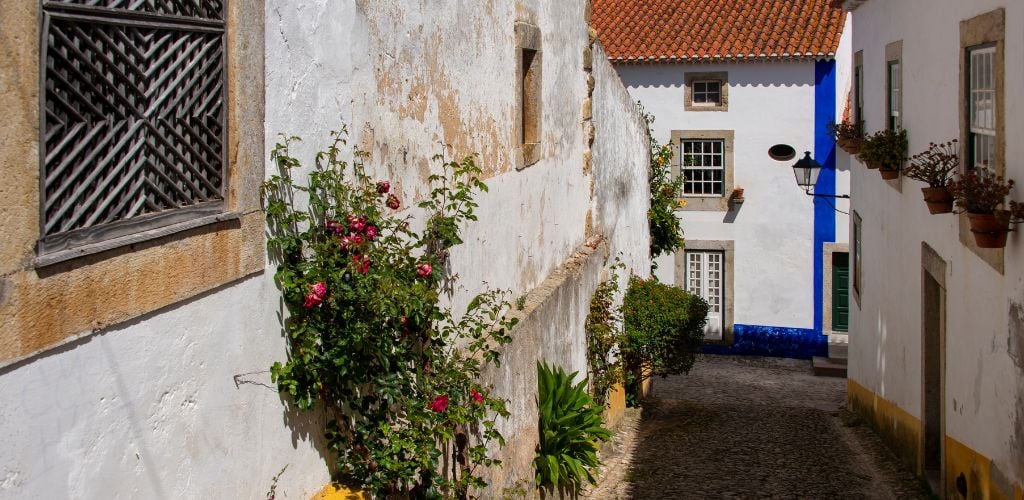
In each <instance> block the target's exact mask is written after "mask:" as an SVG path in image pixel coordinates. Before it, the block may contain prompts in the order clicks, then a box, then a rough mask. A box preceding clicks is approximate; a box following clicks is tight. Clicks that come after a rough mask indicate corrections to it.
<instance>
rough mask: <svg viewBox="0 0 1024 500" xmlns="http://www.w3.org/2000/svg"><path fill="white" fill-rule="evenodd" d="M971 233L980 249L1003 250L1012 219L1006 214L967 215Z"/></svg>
mask: <svg viewBox="0 0 1024 500" xmlns="http://www.w3.org/2000/svg"><path fill="white" fill-rule="evenodd" d="M967 217H968V219H970V222H971V233H972V234H974V243H976V244H977V245H978V248H1003V247H1005V246H1006V234H1007V233H1008V232H1009V231H1010V218H1009V217H1008V216H1005V214H999V215H996V214H972V213H968V214H967Z"/></svg>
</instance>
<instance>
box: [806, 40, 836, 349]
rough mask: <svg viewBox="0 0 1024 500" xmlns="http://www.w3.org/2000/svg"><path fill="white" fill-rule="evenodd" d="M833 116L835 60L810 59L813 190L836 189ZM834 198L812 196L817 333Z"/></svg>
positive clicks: (832, 238) (831, 236) (828, 191)
mask: <svg viewBox="0 0 1024 500" xmlns="http://www.w3.org/2000/svg"><path fill="white" fill-rule="evenodd" d="M835 120H836V62H835V61H834V60H831V61H818V62H816V63H814V159H815V160H817V161H818V163H820V164H821V166H822V169H821V175H820V176H819V177H818V184H817V185H815V188H814V192H815V193H819V194H835V193H836V144H835V141H833V140H832V137H830V136H829V134H828V129H827V128H826V126H827V125H828V124H829V123H834V122H835ZM830 202H831V203H834V202H835V200H831V199H823V198H818V197H815V198H814V245H813V247H812V248H813V251H814V331H816V332H819V333H821V331H822V322H823V308H824V305H825V295H824V290H823V287H824V282H825V280H824V269H825V266H824V262H823V259H824V256H823V255H822V251H823V250H824V247H825V243H826V242H833V241H835V240H836V212H835V210H833V208H832V205H831V203H830Z"/></svg>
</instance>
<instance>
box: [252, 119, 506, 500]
mask: <svg viewBox="0 0 1024 500" xmlns="http://www.w3.org/2000/svg"><path fill="white" fill-rule="evenodd" d="M332 137H333V140H332V143H331V145H330V147H329V148H327V150H326V151H323V152H321V153H319V154H318V155H317V156H316V166H315V168H314V169H312V172H310V174H309V179H308V182H307V183H304V184H300V183H297V182H296V181H295V179H294V178H293V172H294V170H295V169H296V168H298V167H300V166H301V165H300V161H299V160H298V159H296V158H294V157H292V156H291V154H290V151H289V144H290V143H291V142H293V141H296V140H298V139H297V138H293V137H292V138H286V139H285V140H284V141H283V142H282V143H281V144H278V145H277V146H276V147H275V148H274V149H273V153H272V160H273V161H274V162H275V163H276V164H277V166H278V167H279V170H280V173H279V174H278V175H274V176H273V177H271V179H270V180H269V181H267V182H266V183H265V184H264V185H263V187H262V194H263V199H264V207H265V211H266V215H267V223H268V226H269V233H270V237H269V239H268V242H267V246H268V249H269V250H270V254H271V258H272V259H273V260H274V262H275V263H276V264H277V265H278V268H277V272H276V274H275V279H276V282H277V283H278V285H279V287H280V288H281V291H282V294H283V298H284V303H285V306H286V307H287V309H288V313H289V314H288V315H287V318H286V319H285V320H284V329H285V333H286V337H287V339H288V353H287V360H285V361H283V362H278V363H274V365H273V367H272V368H271V375H272V377H273V380H274V381H275V382H276V383H277V385H278V387H279V388H280V389H281V391H283V392H285V393H287V394H288V395H289V397H288V398H286V400H287V401H289V404H292V405H294V406H296V407H298V408H299V409H301V410H309V409H312V408H314V407H317V406H321V407H323V408H324V409H325V410H326V413H327V416H328V424H327V429H326V436H327V441H328V443H329V445H330V448H331V450H332V451H333V452H334V453H335V454H336V458H337V460H336V463H337V468H338V470H337V472H338V476H339V478H340V479H342V480H344V482H347V483H350V484H351V483H355V485H356V486H359V487H361V488H363V489H364V490H365V491H367V492H368V493H371V494H373V495H380V496H397V497H403V498H407V497H411V498H418V497H437V496H443V497H454V498H460V497H466V496H467V495H468V494H469V492H470V491H472V489H473V488H479V487H482V486H484V485H485V483H484V481H483V479H482V478H481V477H480V474H479V473H480V472H481V469H480V468H481V467H487V466H492V465H497V464H498V463H499V462H498V461H497V460H495V459H493V458H491V457H490V456H489V455H488V447H489V445H491V444H493V443H496V444H497V445H499V446H500V445H502V444H503V440H502V436H501V435H500V434H499V433H498V431H497V429H496V426H495V425H496V419H497V418H501V417H505V416H507V415H508V412H507V410H506V402H505V401H504V400H501V399H499V398H495V397H492V396H490V394H492V391H491V388H490V387H489V386H487V385H486V384H484V383H483V382H481V380H480V378H481V371H482V370H483V369H484V367H485V366H486V365H489V364H496V363H498V361H499V353H498V351H497V349H498V347H499V346H500V345H502V344H506V343H508V342H509V341H510V338H509V336H508V330H509V329H510V328H511V327H512V326H513V325H514V324H515V320H512V319H506V318H505V316H504V313H505V312H506V311H507V310H508V302H507V300H506V294H504V293H499V292H486V293H483V294H481V295H479V296H478V297H476V298H475V299H473V300H472V301H471V302H470V304H469V307H468V309H467V311H466V312H465V314H463V315H461V316H458V317H456V316H455V315H453V314H452V312H451V311H450V310H448V309H446V308H444V307H442V306H441V305H440V302H439V299H440V294H441V293H442V290H443V289H444V286H445V284H446V283H448V284H449V285H450V281H451V278H450V277H449V276H447V275H446V274H445V273H444V272H437V271H438V270H444V269H445V264H446V263H447V259H448V249H449V248H451V247H452V246H454V245H457V244H459V243H461V242H462V240H461V239H460V237H459V228H460V227H461V225H462V224H463V223H465V222H467V221H472V220H476V217H475V215H474V214H473V209H474V208H476V204H475V203H474V201H473V196H474V195H475V194H477V193H479V192H481V191H485V190H486V186H485V185H484V184H483V183H482V182H481V181H480V180H479V179H478V177H477V176H478V175H479V173H480V169H479V168H478V167H477V166H476V164H475V161H474V158H473V157H468V158H465V159H463V160H461V161H457V162H455V161H453V162H444V161H443V160H440V158H435V160H438V161H441V163H442V169H443V172H444V174H443V175H435V176H431V177H430V178H429V181H430V182H431V185H432V188H433V189H432V191H431V193H430V195H429V197H428V198H427V199H425V200H424V201H423V202H422V203H420V204H419V207H420V208H421V209H423V210H424V211H425V215H426V217H425V220H426V221H427V224H426V229H425V230H424V231H423V232H422V233H418V232H416V231H413V230H412V229H410V226H411V224H410V217H411V216H405V217H403V216H401V215H400V214H398V213H397V212H396V210H398V209H399V208H400V207H401V206H402V201H401V199H400V198H399V196H398V194H396V193H394V192H392V189H391V188H392V186H391V183H390V182H389V181H387V180H377V181H375V180H372V179H370V178H369V177H368V176H367V175H366V173H365V172H364V169H363V166H362V160H363V158H364V157H365V155H364V154H362V153H360V152H358V151H356V152H355V155H354V158H355V159H354V160H353V161H352V162H351V163H349V162H345V161H343V160H341V159H340V156H341V150H340V148H341V147H342V146H344V144H345V141H344V133H343V132H341V133H335V134H332ZM296 200H303V201H302V202H297V201H296Z"/></svg>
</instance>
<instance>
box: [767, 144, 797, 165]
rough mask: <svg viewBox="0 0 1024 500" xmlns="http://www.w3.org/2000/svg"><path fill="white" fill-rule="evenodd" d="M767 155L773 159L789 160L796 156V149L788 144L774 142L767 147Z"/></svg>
mask: <svg viewBox="0 0 1024 500" xmlns="http://www.w3.org/2000/svg"><path fill="white" fill-rule="evenodd" d="M768 156H770V157H771V158H772V159H773V160H775V161H789V160H792V159H793V158H796V150H795V149H793V146H790V145H789V144H776V145H774V146H772V147H770V148H768Z"/></svg>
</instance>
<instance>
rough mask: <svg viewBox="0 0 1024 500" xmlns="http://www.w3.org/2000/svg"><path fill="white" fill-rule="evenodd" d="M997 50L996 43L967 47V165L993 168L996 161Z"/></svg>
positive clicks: (969, 166)
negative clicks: (968, 120) (968, 151)
mask: <svg viewBox="0 0 1024 500" xmlns="http://www.w3.org/2000/svg"><path fill="white" fill-rule="evenodd" d="M995 53H996V48H995V46H994V45H989V46H984V47H978V48H971V49H968V58H967V59H968V61H967V64H968V67H969V73H968V74H969V83H968V86H969V87H968V96H967V98H968V103H969V106H970V111H969V119H970V129H969V131H968V133H969V137H968V141H969V142H968V147H969V148H970V157H969V159H968V160H969V161H968V162H967V167H968V168H993V167H995V164H996V109H997V108H996V84H995V81H996V78H995V64H994V63H995Z"/></svg>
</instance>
